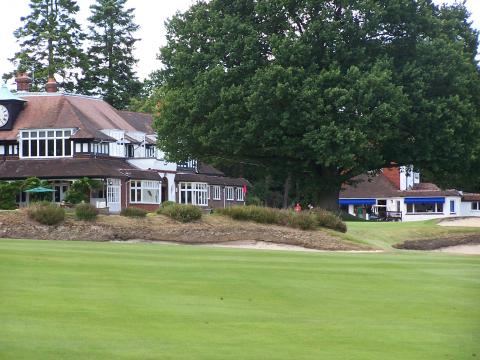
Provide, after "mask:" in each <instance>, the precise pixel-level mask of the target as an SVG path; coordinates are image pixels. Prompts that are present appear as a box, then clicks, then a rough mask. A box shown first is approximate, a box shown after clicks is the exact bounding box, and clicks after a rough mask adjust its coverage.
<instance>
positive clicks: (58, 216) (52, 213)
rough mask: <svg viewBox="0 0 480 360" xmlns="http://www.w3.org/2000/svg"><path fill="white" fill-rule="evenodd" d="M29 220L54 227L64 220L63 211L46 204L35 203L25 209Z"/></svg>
mask: <svg viewBox="0 0 480 360" xmlns="http://www.w3.org/2000/svg"><path fill="white" fill-rule="evenodd" d="M27 215H28V217H29V218H30V219H32V220H35V221H37V222H39V223H40V224H44V225H56V224H59V223H61V222H62V221H63V220H64V219H65V210H64V209H62V208H60V207H58V206H56V205H55V204H52V203H48V202H37V203H34V204H32V205H30V206H29V207H28V209H27Z"/></svg>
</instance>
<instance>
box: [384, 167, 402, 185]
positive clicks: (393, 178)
mask: <svg viewBox="0 0 480 360" xmlns="http://www.w3.org/2000/svg"><path fill="white" fill-rule="evenodd" d="M383 175H385V176H386V177H387V179H388V180H390V182H391V183H392V184H393V185H395V187H396V188H397V189H399V190H400V168H399V167H392V168H384V169H383Z"/></svg>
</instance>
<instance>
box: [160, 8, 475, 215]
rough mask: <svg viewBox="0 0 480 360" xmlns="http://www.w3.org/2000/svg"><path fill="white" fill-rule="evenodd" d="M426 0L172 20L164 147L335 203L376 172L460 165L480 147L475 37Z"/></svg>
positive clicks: (456, 15)
mask: <svg viewBox="0 0 480 360" xmlns="http://www.w3.org/2000/svg"><path fill="white" fill-rule="evenodd" d="M468 16H469V14H468V12H467V11H466V9H465V7H464V5H462V4H455V5H452V6H442V7H438V6H436V5H435V4H433V3H432V1H430V0H419V1H410V0H395V1H393V0H390V1H381V2H379V1H373V0H351V1H343V0H330V1H319V0H295V1H294V0H263V1H254V0H236V1H226V0H212V1H209V2H199V3H197V4H195V5H193V6H192V7H191V8H190V9H189V10H187V11H186V12H184V13H179V14H177V15H176V16H174V17H173V18H172V19H171V20H170V21H169V23H168V24H167V30H168V34H167V45H166V46H164V47H163V48H162V49H161V52H160V58H161V60H162V61H163V63H164V69H163V70H162V71H161V75H162V81H163V83H162V92H161V93H162V98H161V99H160V100H161V108H160V111H159V113H158V114H157V116H156V120H155V126H156V128H157V130H158V135H159V144H160V146H161V147H162V148H163V149H164V150H165V151H166V152H167V155H168V156H169V158H170V159H172V160H177V161H178V160H184V159H187V158H190V157H192V156H194V157H198V158H200V159H204V160H210V161H211V160H215V159H221V158H223V159H227V160H229V161H239V162H245V163H255V164H257V165H260V166H263V167H268V168H271V169H275V171H277V172H278V171H282V169H284V173H285V176H287V175H286V173H287V169H288V170H289V171H290V172H292V173H293V174H294V176H295V177H297V178H300V179H301V180H302V181H304V182H305V183H306V184H307V183H308V184H315V186H311V188H312V191H313V192H315V194H316V197H317V199H318V202H319V203H320V204H323V205H324V206H326V207H332V206H334V205H333V204H334V202H335V199H336V197H337V195H338V190H339V189H340V185H341V184H342V183H343V182H344V181H346V180H348V179H350V178H352V177H353V176H356V175H358V174H360V173H363V172H365V171H367V170H372V169H378V168H382V167H385V166H391V165H392V164H399V165H404V164H415V166H416V167H418V168H420V169H428V171H430V172H432V173H439V174H440V173H445V172H446V171H448V172H459V171H462V170H464V169H465V168H466V167H465V163H468V162H469V161H470V160H471V159H472V158H473V157H474V152H475V151H476V150H475V149H476V148H478V142H479V129H480V126H479V113H478V111H479V110H478V109H479V108H480V107H479V105H480V98H479V96H480V91H479V90H480V88H479V87H480V81H479V80H480V79H479V72H478V68H477V63H476V61H475V56H476V54H477V47H478V34H477V32H476V31H475V30H473V28H472V27H471V24H470V23H469V22H468Z"/></svg>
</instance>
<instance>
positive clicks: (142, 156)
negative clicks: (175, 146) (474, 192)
mask: <svg viewBox="0 0 480 360" xmlns="http://www.w3.org/2000/svg"><path fill="white" fill-rule="evenodd" d="M16 82H17V92H16V93H15V94H13V93H12V92H10V91H9V89H8V88H7V87H6V85H3V86H2V87H1V89H0V181H13V180H24V179H27V178H29V177H38V178H40V179H43V180H47V181H48V182H49V183H51V185H52V188H53V189H54V190H55V193H53V201H54V202H56V203H62V202H63V201H64V199H65V194H66V192H67V191H68V190H69V188H70V186H71V184H72V183H73V182H74V181H75V180H77V179H80V178H84V177H87V178H91V179H95V180H99V181H101V183H102V184H103V187H102V188H101V189H96V190H93V191H92V192H91V194H90V201H91V203H92V204H94V205H95V206H96V207H98V208H108V210H109V211H110V212H112V213H116V212H119V211H121V209H123V208H125V207H129V206H134V207H139V208H143V209H146V210H149V211H152V210H155V209H156V208H158V207H159V206H160V204H161V203H162V202H163V201H167V200H168V201H174V202H177V203H182V204H193V205H197V206H200V207H202V208H205V209H210V208H218V207H227V206H231V205H239V204H244V203H245V194H246V189H247V186H248V185H249V184H248V182H247V181H246V180H245V179H242V178H230V177H227V176H225V174H224V173H222V172H221V171H219V170H217V169H215V168H213V167H212V166H210V165H208V164H203V163H201V162H198V161H195V160H191V161H188V162H185V163H178V164H177V163H171V162H168V161H166V160H165V154H164V153H163V152H162V151H161V150H160V149H158V148H157V147H156V135H155V132H154V131H153V129H152V117H151V116H150V115H148V114H142V113H134V112H127V111H118V110H116V109H114V108H113V107H111V106H110V105H109V104H107V103H106V102H105V101H103V100H102V99H99V98H96V97H90V96H83V95H75V94H67V93H61V92H58V91H57V84H56V82H55V80H54V79H49V81H48V83H47V84H46V89H45V90H46V91H45V92H41V93H32V92H30V91H29V89H30V83H31V81H30V79H29V78H28V77H27V76H26V75H25V74H21V75H19V76H18V77H17V79H16ZM27 196H28V195H27V194H25V193H23V194H22V196H21V197H20V198H19V199H18V203H19V206H23V205H24V204H25V203H26V202H27Z"/></svg>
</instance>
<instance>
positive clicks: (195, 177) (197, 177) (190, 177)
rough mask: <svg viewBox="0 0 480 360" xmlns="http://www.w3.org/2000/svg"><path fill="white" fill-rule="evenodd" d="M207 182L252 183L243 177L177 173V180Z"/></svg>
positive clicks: (227, 184)
mask: <svg viewBox="0 0 480 360" xmlns="http://www.w3.org/2000/svg"><path fill="white" fill-rule="evenodd" d="M179 181H186V182H206V183H209V184H212V185H226V186H243V185H247V186H250V183H249V182H248V181H247V180H245V179H243V178H229V177H226V176H210V175H203V174H188V173H185V174H177V175H175V182H179Z"/></svg>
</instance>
